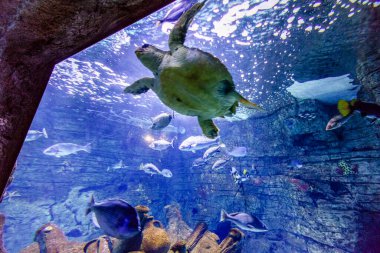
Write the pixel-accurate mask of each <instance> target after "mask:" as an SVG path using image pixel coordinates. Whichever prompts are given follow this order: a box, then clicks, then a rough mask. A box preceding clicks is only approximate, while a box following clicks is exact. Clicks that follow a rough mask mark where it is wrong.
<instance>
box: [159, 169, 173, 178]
mask: <svg viewBox="0 0 380 253" xmlns="http://www.w3.org/2000/svg"><path fill="white" fill-rule="evenodd" d="M161 175H162V176H164V177H172V176H173V173H172V172H171V171H170V170H168V169H163V170H162V171H161Z"/></svg>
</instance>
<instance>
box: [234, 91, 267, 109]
mask: <svg viewBox="0 0 380 253" xmlns="http://www.w3.org/2000/svg"><path fill="white" fill-rule="evenodd" d="M236 94H237V99H238V101H239V102H240V103H241V104H242V105H243V106H245V107H247V108H249V109H257V110H259V111H265V110H264V109H263V108H262V107H261V106H259V105H258V104H255V103H253V102H251V101H249V100H247V99H245V98H244V97H243V96H242V95H240V94H239V93H236Z"/></svg>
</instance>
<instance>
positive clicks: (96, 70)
mask: <svg viewBox="0 0 380 253" xmlns="http://www.w3.org/2000/svg"><path fill="white" fill-rule="evenodd" d="M379 6H380V2H379V1H361V0H358V1H356V0H355V1H354V0H339V1H318V0H313V1H288V0H281V1H280V0H269V1H257V0H251V1H228V0H223V1H217V0H209V1H207V3H206V5H205V6H204V7H203V9H202V10H201V11H200V13H199V14H198V15H197V16H196V17H195V18H194V21H193V23H192V25H191V26H190V29H189V31H188V33H187V37H186V42H185V45H186V46H188V47H194V48H199V49H201V50H203V51H205V52H209V53H211V54H213V55H214V56H215V57H217V58H218V59H220V60H221V62H223V63H224V64H225V66H226V67H227V68H228V70H229V72H230V73H231V75H232V77H233V80H234V83H235V86H236V90H237V91H238V92H239V93H241V94H242V95H243V96H244V97H246V98H247V99H249V100H250V101H253V102H254V103H257V104H259V105H260V106H262V107H263V108H264V109H265V111H257V110H252V109H247V108H244V106H239V107H238V109H237V113H236V114H235V115H234V116H233V117H225V118H218V119H216V120H215V122H216V124H217V125H218V128H219V129H220V143H223V144H225V146H226V149H227V151H228V152H219V153H218V154H216V155H215V156H214V157H212V158H210V159H205V158H203V156H204V152H205V151H206V149H202V150H198V151H196V152H184V151H182V150H180V149H179V146H180V144H181V143H182V142H183V141H184V140H185V139H186V138H188V137H190V136H198V135H201V134H202V131H201V129H200V127H199V125H198V122H197V120H196V118H195V117H190V116H184V115H181V114H179V113H176V112H174V118H173V119H172V121H171V123H170V125H169V126H168V127H166V128H164V129H163V130H161V131H156V130H152V129H151V125H152V118H153V117H155V116H157V115H159V114H160V113H168V114H172V113H173V111H172V110H171V109H170V108H168V107H166V106H165V105H164V104H163V103H162V102H161V101H160V100H159V99H158V98H157V96H156V94H155V93H154V92H152V91H148V92H147V93H144V94H141V95H137V96H133V95H131V94H125V93H124V92H123V90H124V89H125V87H127V86H128V85H130V84H132V83H133V82H134V81H136V80H137V79H140V78H143V77H151V76H152V73H151V72H150V71H149V70H148V69H147V68H145V67H144V66H143V65H142V64H141V63H140V61H139V60H138V59H137V58H136V55H135V53H134V51H135V49H136V48H137V47H139V46H142V45H143V44H151V45H155V46H157V47H158V48H160V49H162V50H168V33H169V31H170V29H171V28H172V24H170V23H163V24H162V25H160V26H156V25H155V23H156V21H158V20H160V19H162V17H163V16H164V15H165V13H166V12H167V11H168V10H169V9H170V8H172V7H173V5H171V6H168V7H166V8H165V9H163V10H161V11H158V12H157V13H154V14H153V15H151V16H149V17H147V18H145V19H143V20H141V21H139V22H137V23H135V24H134V25H131V26H129V27H127V28H125V29H124V30H122V31H119V32H118V33H115V34H114V35H112V36H110V37H109V38H107V39H105V40H103V41H101V42H99V43H97V44H95V45H93V46H91V47H90V48H88V49H86V50H84V51H82V52H80V53H78V54H76V55H74V56H73V57H71V58H69V59H66V60H64V61H62V62H61V63H59V64H58V65H56V67H55V69H54V72H53V74H52V76H51V78H50V81H49V84H48V87H47V89H46V91H45V94H44V97H43V99H42V101H41V103H40V106H39V110H38V112H37V114H36V116H35V118H34V121H33V124H32V126H31V128H30V129H31V130H36V131H35V132H34V133H33V132H32V133H31V134H29V135H28V137H27V140H26V141H25V143H24V145H23V148H22V151H21V153H20V155H19V158H18V162H17V169H16V171H15V174H14V180H13V182H12V183H11V184H10V185H9V187H8V188H7V192H6V195H5V198H4V200H3V202H2V203H1V205H0V210H1V212H2V213H4V215H5V217H6V221H5V225H4V234H3V237H4V242H5V247H6V249H7V250H8V252H20V251H21V250H22V249H24V248H26V247H27V246H28V245H30V244H32V243H33V238H34V233H35V231H37V229H39V228H40V227H41V226H42V225H43V224H46V223H48V222H52V223H54V224H56V225H57V226H59V227H60V229H62V231H63V232H64V234H65V235H66V236H67V238H68V239H69V240H72V241H81V242H84V241H90V240H92V239H94V238H96V237H98V236H100V235H102V234H103V233H102V231H101V230H99V229H98V228H96V227H95V226H94V225H93V223H92V221H91V217H90V216H86V215H85V209H86V208H87V205H88V203H89V199H90V196H91V195H94V196H95V199H96V200H104V199H109V198H122V199H124V200H126V201H127V202H128V203H130V204H131V205H133V206H135V205H139V204H140V205H146V206H148V207H149V208H150V209H151V214H152V215H153V216H154V217H155V219H157V220H160V221H161V222H162V223H163V225H164V226H166V227H168V226H169V225H170V224H169V223H168V220H167V217H166V214H167V212H166V211H165V210H166V209H165V206H167V205H175V206H177V207H178V209H179V210H180V212H181V214H182V218H183V221H184V222H186V223H187V224H188V225H189V226H190V227H191V228H194V227H195V226H196V224H197V223H198V222H201V221H202V222H205V223H206V224H207V225H208V228H209V230H210V231H213V232H215V233H216V234H218V235H219V237H220V238H221V239H222V237H223V236H226V231H228V230H229V229H230V226H231V224H229V223H228V222H227V223H220V222H219V219H220V212H221V210H222V209H224V210H226V211H227V212H228V213H232V212H245V213H250V214H254V215H255V216H256V217H257V218H259V219H260V220H261V221H262V222H263V223H264V224H265V225H266V227H267V228H268V231H267V232H263V233H254V232H249V231H244V233H245V238H244V240H242V242H241V246H242V250H241V252H246V253H249V252H253V251H252V249H253V248H254V249H255V250H256V251H255V252H377V251H376V246H377V245H378V241H379V238H380V197H379V196H380V195H379V194H380V184H379V182H380V152H379V150H380V127H379V126H380V123H379V121H374V120H373V119H369V118H368V117H363V115H361V114H360V113H355V114H354V115H353V116H352V117H350V118H349V120H347V122H344V124H343V125H342V126H341V127H339V128H337V129H334V130H330V131H327V130H326V125H327V123H328V122H329V120H330V119H331V118H332V117H334V116H335V115H338V114H339V112H338V110H337V106H336V105H337V102H338V100H339V99H346V100H350V99H353V98H358V99H360V100H363V101H367V102H371V103H376V102H377V103H380V97H379V94H380V93H379V92H378V90H379V88H378V87H379V86H380V75H379V73H380V70H379V68H378V67H377V68H376V66H379V64H380V60H379V59H380V57H379V56H380V51H379V49H380V47H379V45H380V38H379V35H378V34H379V24H380V21H379V19H380V18H379V17H380V7H379ZM376 85H377V86H376ZM154 140H166V141H168V142H172V141H173V143H172V144H170V145H168V147H167V149H164V150H160V151H159V150H155V149H152V147H150V144H151V143H152V142H153V141H154ZM60 143H61V144H62V143H71V144H76V145H77V146H75V147H74V149H76V150H74V151H73V150H72V148H73V147H71V149H70V151H68V152H67V153H70V154H67V153H64V154H58V153H54V150H53V151H51V150H50V151H49V150H47V149H48V148H49V147H52V146H53V145H56V144H60ZM220 143H217V145H219V144H220ZM237 147H244V148H245V150H246V154H244V155H240V154H233V150H234V148H237ZM53 149H54V148H53ZM235 150H236V149H235ZM228 153H230V154H228ZM221 160H224V162H223V161H221ZM218 162H219V163H223V165H221V166H216V165H215V164H216V163H218ZM148 163H152V164H154V165H155V166H157V167H158V169H159V170H161V171H162V170H163V169H167V170H170V172H171V173H172V175H167V176H164V175H162V174H154V175H151V174H149V173H146V171H144V170H142V169H141V164H148ZM232 168H235V170H234V171H235V172H236V173H237V174H239V175H240V176H241V177H243V176H246V178H245V179H246V180H241V178H240V180H237V178H236V174H234V173H231V170H232ZM234 171H233V172H234ZM232 226H234V224H232ZM172 243H174V242H172Z"/></svg>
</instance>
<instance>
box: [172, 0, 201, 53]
mask: <svg viewBox="0 0 380 253" xmlns="http://www.w3.org/2000/svg"><path fill="white" fill-rule="evenodd" d="M205 2H206V1H203V2H201V3H196V4H194V5H193V6H192V7H191V8H190V9H189V10H188V11H186V12H185V13H184V14H182V16H181V18H180V19H179V20H178V22H177V23H176V24H175V26H174V27H173V29H172V31H171V32H170V35H169V48H170V51H171V52H174V51H175V50H176V49H177V48H178V47H180V46H183V43H185V38H186V33H187V29H188V28H189V26H190V24H191V21H193V18H194V16H195V15H196V14H197V13H198V11H200V10H201V9H202V7H203V5H204V4H205Z"/></svg>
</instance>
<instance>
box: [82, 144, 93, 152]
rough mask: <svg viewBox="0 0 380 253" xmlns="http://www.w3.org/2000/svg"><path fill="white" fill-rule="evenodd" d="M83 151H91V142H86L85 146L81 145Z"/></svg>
mask: <svg viewBox="0 0 380 253" xmlns="http://www.w3.org/2000/svg"><path fill="white" fill-rule="evenodd" d="M83 151H85V152H87V153H91V142H90V143H87V144H86V146H84V147H83Z"/></svg>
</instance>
